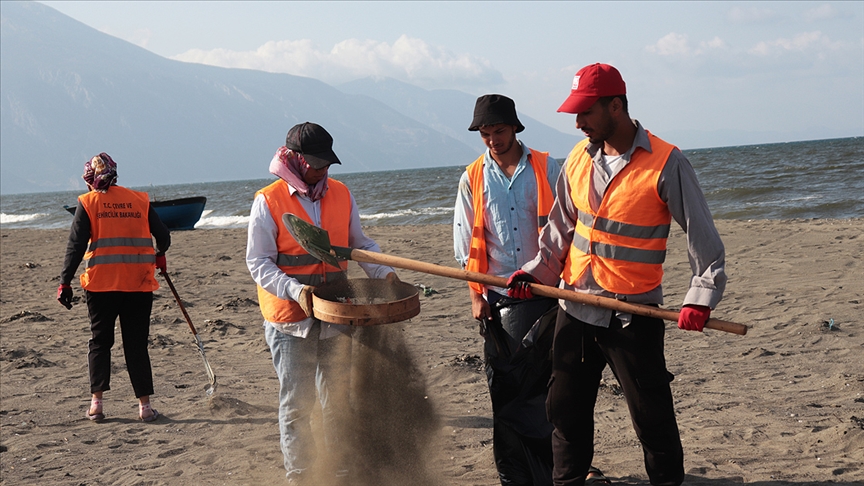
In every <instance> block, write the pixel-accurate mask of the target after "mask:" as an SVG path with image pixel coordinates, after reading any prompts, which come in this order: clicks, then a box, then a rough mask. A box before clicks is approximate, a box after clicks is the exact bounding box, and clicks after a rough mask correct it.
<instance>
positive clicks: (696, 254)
mask: <svg viewBox="0 0 864 486" xmlns="http://www.w3.org/2000/svg"><path fill="white" fill-rule="evenodd" d="M657 191H658V193H659V194H660V198H661V199H662V200H663V201H664V202H666V204H667V205H668V207H669V211H670V212H671V213H672V218H673V219H674V220H675V222H677V223H678V225H680V226H681V229H683V230H684V232H685V233H686V235H687V254H688V258H689V260H690V270H691V271H692V272H693V277H692V278H691V280H690V289H689V290H688V292H687V295H686V296H685V297H684V302H683V303H684V304H696V305H704V306H708V307H710V308H712V309H713V308H714V307H716V306H717V304H718V303H719V302H720V299H721V298H722V297H723V291H724V290H725V289H726V252H725V248H724V246H723V241H722V240H721V239H720V234H719V233H718V232H717V228H716V227H715V226H714V218H713V217H712V216H711V211H710V209H709V208H708V202H707V201H706V200H705V195H704V194H703V193H702V188H701V187H700V186H699V181H698V179H697V178H696V172H695V171H694V170H693V166H692V165H690V161H689V160H687V158H686V157H685V156H684V154H682V153H681V151H680V150H678V149H675V150H673V151H672V153H671V154H670V155H669V160H668V161H667V162H666V166H665V167H664V168H663V172H662V173H661V174H660V179H659V181H658V183H657Z"/></svg>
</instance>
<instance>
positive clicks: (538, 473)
mask: <svg viewBox="0 0 864 486" xmlns="http://www.w3.org/2000/svg"><path fill="white" fill-rule="evenodd" d="M491 308H492V319H491V320H490V321H486V322H485V323H484V324H485V330H484V333H483V334H484V337H485V346H484V358H485V365H486V378H487V380H488V384H489V395H490V398H491V400H492V412H493V423H494V430H493V451H494V454H495V464H496V466H497V468H498V475H499V478H500V479H501V484H503V485H529V486H530V485H533V486H541V485H543V486H545V485H551V484H552V429H553V427H552V424H550V423H549V421H548V420H547V418H546V395H547V385H548V383H549V377H550V376H551V374H552V358H551V352H552V338H553V334H554V329H555V317H556V315H557V308H558V305H557V300H554V299H547V298H534V299H529V300H519V299H510V298H507V297H503V298H501V299H499V300H497V301H496V302H495V303H494V304H493V305H492V306H491Z"/></svg>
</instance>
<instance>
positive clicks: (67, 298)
mask: <svg viewBox="0 0 864 486" xmlns="http://www.w3.org/2000/svg"><path fill="white" fill-rule="evenodd" d="M57 302H60V303H61V304H63V307H65V308H67V309H71V308H72V287H70V286H69V284H60V286H59V287H57Z"/></svg>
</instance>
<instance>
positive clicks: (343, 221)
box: [255, 179, 351, 322]
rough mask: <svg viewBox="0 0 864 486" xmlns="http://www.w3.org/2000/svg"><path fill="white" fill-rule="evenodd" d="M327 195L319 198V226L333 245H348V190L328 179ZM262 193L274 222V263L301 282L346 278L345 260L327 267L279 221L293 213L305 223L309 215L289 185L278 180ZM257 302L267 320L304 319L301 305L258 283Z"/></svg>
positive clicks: (349, 208) (304, 314)
mask: <svg viewBox="0 0 864 486" xmlns="http://www.w3.org/2000/svg"><path fill="white" fill-rule="evenodd" d="M327 184H328V189H327V194H325V195H324V198H323V199H321V228H323V229H324V230H326V231H327V233H328V234H329V236H330V242H331V244H333V245H334V246H345V247H347V246H348V224H349V222H350V218H351V193H350V192H349V191H348V188H347V187H346V186H345V185H344V184H342V183H341V182H339V181H337V180H334V179H330V180H329V181H328V182H327ZM259 194H263V195H264V198H265V200H266V201H267V207H268V208H269V209H270V216H272V217H273V220H274V221H275V222H276V228H278V232H277V234H276V249H277V252H278V255H277V257H276V265H277V266H278V267H279V269H280V270H282V271H283V272H285V273H286V274H288V275H289V276H291V277H293V278H296V279H297V280H298V281H299V282H300V283H302V284H304V285H313V286H314V285H319V284H321V283H323V282H332V281H336V280H341V279H344V278H347V273H346V272H347V270H348V262H347V261H342V262H339V267H338V268H336V267H333V266H330V265H328V264H326V263H324V262H322V261H321V260H319V259H317V258H315V257H314V256H312V255H310V254H309V253H307V252H306V250H304V249H303V247H302V246H300V244H299V243H297V240H295V239H294V237H293V236H291V233H289V232H288V230H287V229H286V228H285V225H284V224H283V223H282V215H283V214H285V213H293V214H294V215H296V216H298V217H300V218H302V219H303V220H304V221H306V222H307V223H310V224H312V218H310V217H309V215H308V214H307V213H306V210H305V209H303V205H302V204H300V200H299V198H298V197H292V196H291V193H290V192H289V191H288V184H286V183H285V181H283V180H281V179H280V180H277V181H276V182H274V183H272V184H270V185H269V186H267V187H265V188H264V189H261V190H260V191H258V192H257V193H255V197H258V195H259ZM258 305H259V307H260V308H261V314H262V315H263V316H264V319H267V320H268V321H269V322H298V321H302V320H303V319H306V317H307V316H306V313H305V312H303V309H302V308H301V307H300V304H298V303H297V302H295V301H293V300H287V299H280V298H279V297H277V296H275V295H273V294H271V293H270V292H268V291H266V290H264V288H262V287H261V286H260V285H259V286H258Z"/></svg>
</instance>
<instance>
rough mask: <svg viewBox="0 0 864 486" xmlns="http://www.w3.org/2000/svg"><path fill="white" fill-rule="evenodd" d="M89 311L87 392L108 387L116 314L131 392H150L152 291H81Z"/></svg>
mask: <svg viewBox="0 0 864 486" xmlns="http://www.w3.org/2000/svg"><path fill="white" fill-rule="evenodd" d="M84 293H85V295H86V297H87V311H88V313H89V314H90V332H91V333H92V336H91V338H90V343H89V348H90V352H89V353H88V354H87V361H88V363H89V368H90V393H96V392H99V391H107V390H110V389H111V347H112V346H113V345H114V323H115V322H116V321H117V317H118V316H119V317H120V333H121V335H122V337H123V354H124V356H125V357H126V370H127V371H128V372H129V379H130V380H131V381H132V389H133V390H135V396H136V397H138V398H140V397H143V396H149V395H152V394H153V374H152V371H151V370H150V354H149V353H148V352H147V338H148V336H149V334H150V310H151V309H152V307H153V292H88V291H85V292H84Z"/></svg>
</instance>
